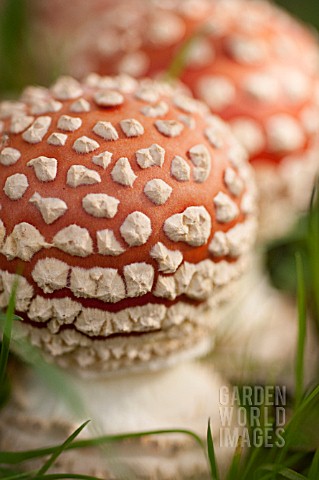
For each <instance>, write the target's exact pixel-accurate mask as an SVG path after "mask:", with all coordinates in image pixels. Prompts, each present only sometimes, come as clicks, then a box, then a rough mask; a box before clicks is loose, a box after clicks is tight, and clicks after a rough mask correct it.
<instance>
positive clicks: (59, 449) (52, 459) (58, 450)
mask: <svg viewBox="0 0 319 480" xmlns="http://www.w3.org/2000/svg"><path fill="white" fill-rule="evenodd" d="M89 422H90V420H87V421H86V422H84V423H82V425H80V426H79V428H77V429H76V430H75V431H74V432H73V433H72V434H71V435H70V436H69V437H68V438H67V439H66V440H65V442H63V443H62V445H60V446H58V447H56V448H55V451H54V452H53V453H52V455H51V457H50V458H49V459H48V460H47V461H46V462H45V464H44V465H43V466H42V467H41V468H40V469H39V471H38V473H37V475H36V477H35V478H39V477H43V475H44V474H45V473H46V472H47V471H48V470H49V468H50V467H52V465H53V464H54V462H55V461H56V459H57V458H58V457H59V456H60V455H61V454H62V453H63V452H64V451H65V450H66V449H67V448H68V446H69V445H71V443H72V442H73V440H75V438H76V437H77V436H78V435H79V434H80V433H81V432H82V430H83V429H84V428H85V427H86V426H87V424H88V423H89Z"/></svg>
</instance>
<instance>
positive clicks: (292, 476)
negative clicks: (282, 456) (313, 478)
mask: <svg viewBox="0 0 319 480" xmlns="http://www.w3.org/2000/svg"><path fill="white" fill-rule="evenodd" d="M279 475H280V476H281V477H282V478H287V479H288V480H307V477H305V476H304V475H301V473H298V472H295V471H294V470H291V469H290V468H284V469H283V470H280V472H279Z"/></svg>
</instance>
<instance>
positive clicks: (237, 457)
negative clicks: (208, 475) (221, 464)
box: [227, 437, 243, 480]
mask: <svg viewBox="0 0 319 480" xmlns="http://www.w3.org/2000/svg"><path fill="white" fill-rule="evenodd" d="M242 454H243V446H242V437H239V438H238V442H237V446H236V449H235V452H234V456H233V459H232V463H231V465H230V467H229V470H228V473H227V480H237V479H238V478H239V477H240V475H239V468H240V462H241V458H242Z"/></svg>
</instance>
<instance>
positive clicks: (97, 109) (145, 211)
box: [0, 75, 255, 368]
mask: <svg viewBox="0 0 319 480" xmlns="http://www.w3.org/2000/svg"><path fill="white" fill-rule="evenodd" d="M0 116H1V118H2V122H3V133H2V144H3V146H2V150H1V151H0V172H1V174H0V182H1V186H0V204H1V207H2V209H1V215H0V216H1V229H0V233H1V235H0V243H1V246H2V248H1V254H0V268H1V282H0V286H1V289H2V293H1V294H0V304H1V306H5V304H6V302H7V301H8V294H9V291H10V286H12V282H13V279H14V274H15V273H16V271H17V269H18V268H21V265H22V266H23V278H22V279H21V282H20V285H19V290H18V296H17V310H18V312H19V313H20V314H21V315H22V316H23V318H24V319H25V324H26V325H28V329H29V334H30V335H31V338H32V339H33V341H34V342H35V341H36V342H38V343H40V344H41V345H42V346H43V348H44V350H46V351H48V352H50V354H52V355H54V356H57V357H58V358H59V359H60V360H61V362H62V363H63V362H66V363H67V362H69V363H70V362H71V363H72V362H74V361H76V362H80V363H81V362H82V364H84V363H86V362H87V363H88V364H91V363H92V364H94V365H95V364H99V363H101V364H102V363H103V358H104V357H103V355H106V353H105V352H108V354H109V352H110V351H112V346H113V345H114V348H113V350H114V352H116V351H117V350H116V348H118V344H121V342H122V343H123V342H124V340H123V339H125V342H126V344H127V348H130V347H131V346H132V345H133V346H134V345H135V347H134V348H135V352H136V348H137V347H136V343H137V342H141V338H143V339H144V337H145V336H146V338H148V337H147V335H151V334H152V335H153V336H151V337H150V338H153V340H152V342H153V343H154V349H155V350H156V348H158V349H161V348H162V347H161V346H159V345H161V343H163V344H165V341H167V342H168V337H169V335H171V336H172V337H171V339H172V345H171V346H170V347H167V350H168V351H165V354H166V353H171V351H173V353H176V350H178V349H183V348H184V347H185V345H186V344H187V342H188V343H189V344H191V345H192V346H193V344H194V343H195V344H196V342H197V341H198V338H199V337H200V338H202V337H203V332H207V326H205V325H202V324H201V322H203V318H201V319H199V318H198V308H199V309H200V311H204V310H205V309H206V308H207V304H208V301H209V302H217V300H218V297H220V296H225V295H226V293H227V288H226V287H229V285H230V284H232V282H234V280H235V279H236V278H237V277H238V276H239V274H240V273H241V271H242V270H243V269H244V266H245V263H246V260H247V255H248V252H249V249H250V246H251V244H252V242H253V241H254V231H255V213H254V194H255V190H254V182H253V180H252V176H251V169H250V167H249V165H248V164H247V162H246V160H247V159H246V155H245V152H244V151H243V149H242V148H241V147H240V146H239V145H238V144H237V142H236V141H235V139H234V138H233V136H232V134H231V132H230V131H229V129H228V127H226V126H225V124H224V123H223V122H222V121H221V120H219V119H218V118H217V117H213V116H210V115H208V113H207V110H206V108H205V107H204V106H203V105H202V104H200V103H199V102H198V101H196V100H193V99H192V98H190V97H186V96H185V95H184V94H182V93H180V92H178V91H173V90H171V89H170V88H169V87H168V86H164V85H161V84H157V83H154V82H152V81H148V80H145V81H141V82H136V81H135V80H133V79H132V78H129V77H118V78H111V77H105V78H103V77H98V76H97V75H91V76H90V77H89V78H88V79H87V80H86V82H84V83H82V84H81V83H78V82H77V81H76V80H74V79H73V78H71V77H61V78H60V79H59V80H58V81H57V82H56V83H55V85H53V87H52V88H51V89H50V90H46V89H39V88H37V87H30V88H27V89H26V90H25V92H24V93H23V95H22V97H21V100H20V101H18V102H3V103H2V104H0ZM190 326H191V327H190ZM189 328H191V330H192V333H190V331H189ZM147 332H150V333H147ZM174 332H175V333H174ZM134 334H135V336H136V337H137V339H135V338H134ZM138 336H140V338H139V337H138ZM157 337H159V340H158V342H159V345H157V341H156V338H157ZM173 340H174V341H173ZM143 341H144V343H147V340H143ZM163 348H164V347H163ZM164 350H165V348H164ZM83 351H86V355H84V354H83V355H82V353H83ZM99 352H100V353H99ZM99 355H100V357H99ZM116 355H117V353H114V355H113V360H114V365H116V366H114V365H113V367H112V368H118V363H116V362H117V361H119V359H117V358H116ZM121 355H122V356H123V359H122V358H121V360H123V363H125V362H127V363H130V361H132V359H131V360H130V358H129V353H128V352H127V351H125V353H123V354H121ZM132 355H133V354H132ZM141 355H142V354H141ZM153 355H155V353H154V352H153ZM84 359H85V360H84ZM137 361H141V359H137ZM104 368H106V367H105V366H104Z"/></svg>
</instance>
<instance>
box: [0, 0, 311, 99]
mask: <svg viewBox="0 0 319 480" xmlns="http://www.w3.org/2000/svg"><path fill="white" fill-rule="evenodd" d="M35 1H37V2H41V1H43V2H44V1H47V2H50V1H51V0H0V97H1V98H5V97H14V96H15V95H16V94H17V93H19V91H20V90H22V89H23V87H24V86H25V85H28V84H43V85H48V84H50V83H51V82H52V81H53V79H54V78H55V77H56V76H57V75H58V74H60V73H63V72H62V71H61V70H62V69H61V66H60V65H57V64H56V65H54V64H53V63H54V62H53V61H52V60H53V59H52V58H51V61H50V55H49V53H48V64H47V65H46V66H45V67H44V68H43V67H42V68H41V66H40V65H39V64H38V63H37V62H36V61H35V58H34V52H33V51H32V47H31V45H30V41H29V40H30V28H31V25H30V21H29V18H30V16H31V15H32V7H33V3H34V2H35ZM66 1H68V0H66ZM71 1H72V0H71ZM88 1H89V0H88ZM146 1H147V0H146ZM181 1H183V0H181ZM74 3H76V2H74ZM276 3H277V4H278V5H281V6H282V7H284V8H285V9H286V10H289V11H290V12H291V13H293V15H295V16H297V17H299V18H300V19H301V20H303V21H304V22H307V23H309V24H312V25H313V26H315V27H316V28H317V29H318V30H319V0H277V1H276ZM74 8H76V5H74ZM43 48H45V47H43Z"/></svg>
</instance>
